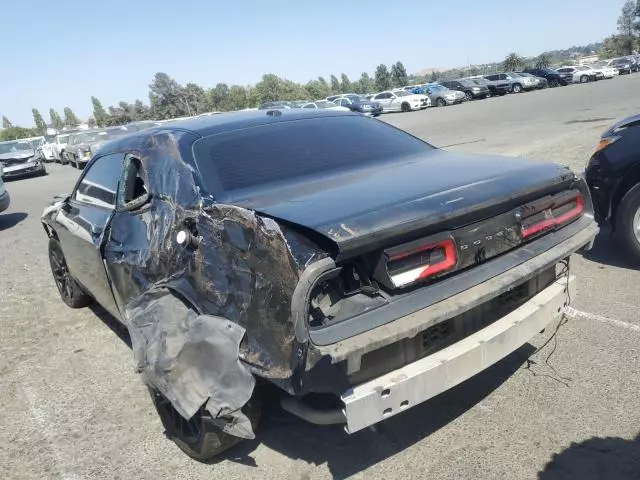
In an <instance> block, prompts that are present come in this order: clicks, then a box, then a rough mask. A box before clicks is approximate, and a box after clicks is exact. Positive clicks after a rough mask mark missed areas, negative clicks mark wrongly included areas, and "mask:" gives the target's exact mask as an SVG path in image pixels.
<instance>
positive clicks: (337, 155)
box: [194, 115, 433, 195]
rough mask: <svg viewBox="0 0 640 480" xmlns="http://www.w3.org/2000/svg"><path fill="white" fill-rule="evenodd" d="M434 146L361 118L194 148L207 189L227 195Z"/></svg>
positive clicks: (226, 137) (219, 139) (217, 138)
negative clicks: (231, 192) (236, 191)
mask: <svg viewBox="0 0 640 480" xmlns="http://www.w3.org/2000/svg"><path fill="white" fill-rule="evenodd" d="M432 149H433V147H432V146H430V145H429V144H427V143H425V142H422V141H421V140H418V139H417V138H415V137H412V136H411V135H409V134H407V133H405V132H403V131H401V130H398V129H396V128H394V127H391V126H389V125H387V124H385V123H382V122H380V121H378V120H374V119H371V118H366V117H361V116H351V115H350V116H344V117H323V118H313V119H304V120H295V121H289V122H287V121H285V122H278V123H272V124H268V125H261V126H257V127H251V128H246V129H240V130H234V131H231V132H228V133H223V134H218V135H213V136H210V137H207V138H204V139H202V140H200V141H198V142H197V143H196V144H195V146H194V153H195V157H196V162H197V164H198V168H199V170H200V173H201V174H202V177H203V181H204V183H205V186H206V188H207V189H208V190H209V191H210V192H211V193H213V194H214V195H220V194H222V193H223V192H229V191H232V190H240V189H245V188H251V187H255V186H262V185H266V184H272V183H277V182H285V183H288V182H291V181H292V180H296V179H299V178H302V177H314V176H319V175H325V174H330V173H333V172H338V171H340V170H349V169H357V168H362V167H367V166H370V165H373V164H374V163H376V162H383V161H388V160H397V158H398V157H403V156H407V155H414V154H419V153H423V152H426V151H431V150H432Z"/></svg>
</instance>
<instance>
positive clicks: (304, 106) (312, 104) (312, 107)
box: [302, 103, 318, 110]
mask: <svg viewBox="0 0 640 480" xmlns="http://www.w3.org/2000/svg"><path fill="white" fill-rule="evenodd" d="M302 108H306V109H309V110H316V109H317V108H318V107H316V105H315V103H307V104H306V105H303V106H302Z"/></svg>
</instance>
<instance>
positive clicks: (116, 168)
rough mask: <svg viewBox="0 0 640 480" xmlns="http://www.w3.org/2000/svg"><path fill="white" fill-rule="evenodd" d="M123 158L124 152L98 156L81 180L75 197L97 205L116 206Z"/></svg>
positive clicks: (80, 200) (103, 206)
mask: <svg viewBox="0 0 640 480" xmlns="http://www.w3.org/2000/svg"><path fill="white" fill-rule="evenodd" d="M122 159H123V154H122V153H114V154H111V155H105V156H104V157H100V158H98V159H97V160H96V161H95V162H94V163H93V164H91V166H90V167H89V168H88V170H87V171H86V173H85V174H84V176H83V177H82V179H81V180H80V183H79V184H78V186H77V188H76V191H75V192H74V194H73V199H74V200H76V201H78V202H82V203H86V204H88V205H93V206H96V207H101V208H108V209H112V208H115V206H116V191H117V190H118V182H119V180H120V174H121V172H122Z"/></svg>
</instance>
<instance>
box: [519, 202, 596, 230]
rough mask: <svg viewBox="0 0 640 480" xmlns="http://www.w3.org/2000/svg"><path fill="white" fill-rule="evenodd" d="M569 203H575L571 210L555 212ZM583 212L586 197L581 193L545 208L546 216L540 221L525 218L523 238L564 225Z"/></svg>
mask: <svg viewBox="0 0 640 480" xmlns="http://www.w3.org/2000/svg"><path fill="white" fill-rule="evenodd" d="M569 204H573V205H572V206H571V208H570V209H569V210H567V211H564V212H562V213H559V212H558V213H557V214H556V213H555V211H556V210H559V209H562V207H564V206H565V205H569ZM583 212H584V197H583V196H582V194H581V193H579V194H578V195H576V196H575V197H573V198H571V199H569V200H568V201H566V202H564V203H561V204H559V205H554V206H553V207H551V208H548V209H546V210H544V211H543V212H542V213H543V214H544V218H543V219H541V220H539V221H533V222H531V223H528V222H527V221H526V219H525V220H523V223H522V230H521V234H522V238H528V237H531V236H533V235H536V234H538V233H540V232H542V231H545V230H549V229H551V228H555V227H559V226H562V225H564V224H565V223H567V222H570V221H571V220H574V219H575V218H578V217H579V216H580V215H582V213H583ZM536 216H537V215H536Z"/></svg>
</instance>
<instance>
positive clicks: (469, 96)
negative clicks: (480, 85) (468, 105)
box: [464, 92, 473, 102]
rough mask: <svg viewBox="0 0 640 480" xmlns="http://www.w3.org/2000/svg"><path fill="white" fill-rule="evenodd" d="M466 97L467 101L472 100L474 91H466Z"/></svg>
mask: <svg viewBox="0 0 640 480" xmlns="http://www.w3.org/2000/svg"><path fill="white" fill-rule="evenodd" d="M464 99H465V100H466V101H467V102H470V101H471V100H473V93H471V92H464Z"/></svg>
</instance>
